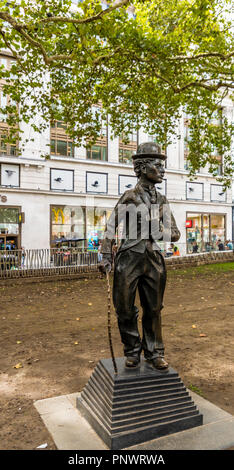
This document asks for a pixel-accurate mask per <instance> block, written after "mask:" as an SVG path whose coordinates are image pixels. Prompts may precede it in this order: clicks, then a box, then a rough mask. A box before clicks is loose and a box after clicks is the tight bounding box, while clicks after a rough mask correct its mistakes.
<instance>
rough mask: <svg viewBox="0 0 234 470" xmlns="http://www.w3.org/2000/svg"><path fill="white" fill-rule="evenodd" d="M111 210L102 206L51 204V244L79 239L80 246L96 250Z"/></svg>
mask: <svg viewBox="0 0 234 470" xmlns="http://www.w3.org/2000/svg"><path fill="white" fill-rule="evenodd" d="M111 212H112V210H111V209H105V208H100V207H90V208H89V207H87V208H85V207H77V206H51V245H52V246H54V245H55V244H56V242H58V241H59V240H62V239H67V240H72V239H77V240H80V244H79V246H80V247H86V248H88V249H94V250H96V249H97V248H98V245H99V242H100V240H101V239H102V238H103V235H104V230H105V225H106V222H107V219H108V218H109V216H110V214H111Z"/></svg>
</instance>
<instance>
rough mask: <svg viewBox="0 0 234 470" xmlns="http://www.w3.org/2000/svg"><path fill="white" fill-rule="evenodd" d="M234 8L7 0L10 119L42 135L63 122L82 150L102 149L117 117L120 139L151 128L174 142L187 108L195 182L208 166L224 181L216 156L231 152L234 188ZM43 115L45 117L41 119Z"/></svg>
mask: <svg viewBox="0 0 234 470" xmlns="http://www.w3.org/2000/svg"><path fill="white" fill-rule="evenodd" d="M74 3H76V5H74ZM231 5H232V2H231V0H131V1H129V0H117V1H109V2H108V5H107V4H106V5H104V4H101V1H100V0H92V1H88V0H83V1H77V2H72V1H71V0H11V1H9V3H6V1H1V0H0V49H1V50H3V49H5V50H6V49H8V50H10V51H11V53H12V55H13V57H14V59H15V62H14V64H13V65H12V67H11V70H7V69H4V67H3V66H2V67H0V78H1V79H2V80H3V81H4V85H3V92H4V93H5V95H8V96H10V97H11V101H10V102H9V103H8V106H7V107H5V109H4V112H5V113H6V122H8V124H9V125H10V126H11V128H12V129H14V128H15V127H16V126H17V125H18V124H19V122H20V120H24V121H26V122H30V123H31V125H32V126H33V127H34V129H35V130H37V131H40V130H42V129H43V127H44V126H46V125H48V123H49V122H50V121H54V120H63V121H64V122H65V123H66V124H67V132H68V134H69V135H70V136H71V137H72V138H73V139H74V143H75V144H77V145H79V144H80V143H81V142H82V140H83V139H85V141H87V142H88V143H89V144H91V143H93V142H95V140H96V139H97V137H98V135H99V133H100V129H101V121H103V120H106V119H107V118H108V122H109V124H110V125H111V126H112V129H113V135H120V134H122V133H125V134H128V133H129V132H130V131H131V129H133V128H134V129H139V128H140V127H144V129H145V130H146V132H148V133H149V134H154V135H157V139H158V142H159V143H161V144H164V145H165V144H168V143H170V142H171V141H172V139H173V136H174V135H175V134H176V132H177V126H176V122H177V120H178V119H179V117H180V116H181V113H182V111H183V112H186V114H187V116H188V119H189V127H190V137H189V141H188V148H189V156H188V160H189V163H190V168H191V175H194V174H195V173H196V171H197V170H198V169H199V168H201V167H204V166H205V165H206V164H207V163H209V164H210V171H211V172H213V174H216V171H217V165H218V162H217V160H216V158H215V153H216V154H218V155H220V154H222V155H223V158H224V172H223V175H222V177H221V180H222V182H223V184H224V185H225V186H230V184H231V175H232V173H233V162H232V157H231V150H230V149H231V139H232V132H233V124H232V123H231V122H230V121H229V120H228V119H227V116H226V115H225V113H222V101H223V99H224V98H226V97H230V99H232V97H233V89H234V82H233V55H234V48H233V32H232V16H231ZM100 103H101V108H100V109H99V110H98V112H94V109H95V108H94V107H95V105H96V106H97V105H100ZM17 109H20V113H17V112H16V110H17ZM1 111H2V112H3V110H1ZM38 115H42V116H43V118H44V119H43V120H41V121H38V120H34V121H32V118H33V117H36V116H38ZM218 115H220V116H219V117H220V119H219V125H217V124H215V123H214V117H217V116H218ZM12 135H13V133H12ZM12 135H11V136H9V137H8V138H9V139H10V138H12Z"/></svg>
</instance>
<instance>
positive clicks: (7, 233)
mask: <svg viewBox="0 0 234 470" xmlns="http://www.w3.org/2000/svg"><path fill="white" fill-rule="evenodd" d="M19 214H20V208H17V207H0V250H7V251H11V250H15V249H18V248H20V245H19V238H20V224H19Z"/></svg>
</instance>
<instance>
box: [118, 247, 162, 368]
mask: <svg viewBox="0 0 234 470" xmlns="http://www.w3.org/2000/svg"><path fill="white" fill-rule="evenodd" d="M165 285H166V267H165V262H164V259H163V256H162V255H161V254H160V253H159V252H158V251H153V250H148V249H146V250H145V252H144V253H138V252H134V251H131V250H129V249H128V250H126V251H122V252H120V253H118V254H117V256H116V259H115V269H114V283H113V303H114V307H115V310H116V314H117V319H118V326H119V331H120V336H121V340H122V343H123V345H124V354H125V356H137V355H139V354H140V353H141V351H142V349H143V351H144V356H145V358H146V359H153V358H156V357H158V356H163V355H164V345H163V340H162V326H161V310H162V308H163V295H164V290H165ZM137 288H138V292H139V297H140V303H141V306H142V310H143V316H142V340H141V338H140V334H139V331H138V321H137V320H138V309H137V307H136V306H135V305H134V303H135V297H136V291H137Z"/></svg>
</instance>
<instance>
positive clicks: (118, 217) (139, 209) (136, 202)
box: [101, 183, 180, 254]
mask: <svg viewBox="0 0 234 470" xmlns="http://www.w3.org/2000/svg"><path fill="white" fill-rule="evenodd" d="M156 197H157V200H156V203H155V204H152V203H151V202H150V197H149V195H148V193H147V191H146V190H145V189H144V188H143V187H142V186H141V184H140V183H137V184H136V186H135V188H133V189H130V190H128V191H125V193H124V194H123V195H122V196H121V197H120V199H119V201H118V202H117V204H116V206H115V208H114V210H113V212H112V214H111V216H110V218H109V220H108V222H107V225H106V230H105V235H104V239H103V243H102V250H101V251H102V253H103V254H104V253H108V254H110V253H111V252H112V244H113V243H114V241H115V234H116V231H117V228H118V227H119V226H120V225H121V223H122V229H123V233H122V237H121V244H120V248H119V250H118V251H123V250H127V249H129V248H133V247H136V246H137V245H139V244H140V243H141V242H142V240H150V241H151V242H152V245H153V249H160V247H159V246H158V245H157V240H160V239H165V237H167V240H166V241H172V242H174V241H177V240H179V238H180V232H179V230H178V228H177V225H176V222H175V219H174V217H173V214H172V212H171V211H170V209H169V203H168V200H167V198H166V197H165V196H163V195H162V194H160V193H159V192H157V191H156ZM165 208H166V209H167V210H165Z"/></svg>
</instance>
